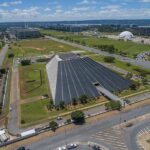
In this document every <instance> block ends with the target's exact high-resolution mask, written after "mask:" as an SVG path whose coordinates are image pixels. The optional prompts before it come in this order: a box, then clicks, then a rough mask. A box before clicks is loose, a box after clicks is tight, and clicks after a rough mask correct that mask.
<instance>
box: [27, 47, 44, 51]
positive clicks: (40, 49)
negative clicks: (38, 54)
mask: <svg viewBox="0 0 150 150" xmlns="http://www.w3.org/2000/svg"><path fill="white" fill-rule="evenodd" d="M25 48H32V49H35V50H37V51H44V50H45V48H39V47H25Z"/></svg>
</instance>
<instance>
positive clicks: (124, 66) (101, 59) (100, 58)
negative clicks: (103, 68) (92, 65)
mask: <svg viewBox="0 0 150 150" xmlns="http://www.w3.org/2000/svg"><path fill="white" fill-rule="evenodd" d="M89 57H90V58H92V59H93V60H95V61H97V62H103V63H106V62H105V61H104V57H105V56H102V55H91V56H89ZM111 64H112V65H113V66H116V67H118V68H122V69H124V70H127V71H128V72H132V73H134V74H139V72H137V71H136V70H134V69H136V68H140V67H138V66H134V65H130V66H128V65H127V63H126V62H123V61H120V60H118V59H115V61H114V63H111ZM144 70H145V69H144ZM149 71H150V70H149ZM147 78H148V79H150V75H148V76H147Z"/></svg>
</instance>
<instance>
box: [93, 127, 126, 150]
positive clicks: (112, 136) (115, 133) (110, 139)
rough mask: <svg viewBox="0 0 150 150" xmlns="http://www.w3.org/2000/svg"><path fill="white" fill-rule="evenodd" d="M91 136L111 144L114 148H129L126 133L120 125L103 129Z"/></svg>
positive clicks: (120, 149)
mask: <svg viewBox="0 0 150 150" xmlns="http://www.w3.org/2000/svg"><path fill="white" fill-rule="evenodd" d="M91 137H92V138H95V139H96V140H100V141H102V142H105V143H106V144H109V145H110V146H111V147H113V149H116V150H128V149H127V146H126V144H125V142H124V133H123V131H122V130H121V129H120V128H119V127H112V128H109V129H106V130H102V131H100V132H98V133H96V134H94V135H92V136H91Z"/></svg>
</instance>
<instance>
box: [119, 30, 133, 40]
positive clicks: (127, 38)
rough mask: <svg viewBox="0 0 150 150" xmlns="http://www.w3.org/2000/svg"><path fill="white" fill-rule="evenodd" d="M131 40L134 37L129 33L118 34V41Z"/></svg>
mask: <svg viewBox="0 0 150 150" xmlns="http://www.w3.org/2000/svg"><path fill="white" fill-rule="evenodd" d="M132 38H134V35H133V34H132V33H131V32H129V31H123V32H121V33H120V34H119V39H123V40H126V41H127V40H132Z"/></svg>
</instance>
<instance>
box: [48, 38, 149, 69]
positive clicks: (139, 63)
mask: <svg viewBox="0 0 150 150" xmlns="http://www.w3.org/2000/svg"><path fill="white" fill-rule="evenodd" d="M46 38H48V39H51V40H54V41H56V42H60V43H63V44H67V45H70V46H74V47H77V48H79V49H84V50H86V51H90V52H94V53H96V54H100V55H104V56H112V57H114V58H116V59H119V60H121V61H123V62H126V63H131V64H133V65H137V66H140V67H143V68H146V69H150V62H148V61H147V62H145V61H140V60H136V59H131V58H128V57H123V56H120V55H117V54H109V53H107V52H104V51H101V50H98V49H95V48H90V47H87V46H82V45H79V44H76V43H72V42H68V41H64V40H60V39H57V38H54V37H50V36H46Z"/></svg>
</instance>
